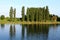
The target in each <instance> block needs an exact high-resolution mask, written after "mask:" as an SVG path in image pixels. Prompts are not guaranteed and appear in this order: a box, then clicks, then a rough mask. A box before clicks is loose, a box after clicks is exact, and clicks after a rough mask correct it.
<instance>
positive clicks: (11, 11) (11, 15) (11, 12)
mask: <svg viewBox="0 0 60 40" xmlns="http://www.w3.org/2000/svg"><path fill="white" fill-rule="evenodd" d="M9 13H10V20H11V21H12V19H13V7H11V8H10V12H9Z"/></svg>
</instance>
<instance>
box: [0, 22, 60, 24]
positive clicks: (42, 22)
mask: <svg viewBox="0 0 60 40" xmlns="http://www.w3.org/2000/svg"><path fill="white" fill-rule="evenodd" d="M0 24H60V22H26V21H24V22H21V21H16V22H9V21H0Z"/></svg>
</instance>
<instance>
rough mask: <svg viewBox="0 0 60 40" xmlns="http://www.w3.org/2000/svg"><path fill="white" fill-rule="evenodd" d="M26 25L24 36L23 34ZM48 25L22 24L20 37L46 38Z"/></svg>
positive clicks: (44, 39)
mask: <svg viewBox="0 0 60 40" xmlns="http://www.w3.org/2000/svg"><path fill="white" fill-rule="evenodd" d="M25 27H26V29H27V30H26V34H27V35H26V36H27V37H26V36H24V34H25ZM48 31H49V25H39V24H38V25H37V24H34V25H33V24H29V25H25V26H22V39H23V40H25V39H27V40H47V38H48Z"/></svg>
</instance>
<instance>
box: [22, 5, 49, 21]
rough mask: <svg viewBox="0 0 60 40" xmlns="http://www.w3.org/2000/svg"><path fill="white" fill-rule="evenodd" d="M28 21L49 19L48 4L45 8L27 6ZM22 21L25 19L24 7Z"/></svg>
mask: <svg viewBox="0 0 60 40" xmlns="http://www.w3.org/2000/svg"><path fill="white" fill-rule="evenodd" d="M26 17H27V21H39V22H42V21H44V22H45V21H49V20H50V17H49V9H48V6H46V7H43V8H41V7H40V8H34V7H33V8H27V11H26ZM22 21H25V8H24V7H22Z"/></svg>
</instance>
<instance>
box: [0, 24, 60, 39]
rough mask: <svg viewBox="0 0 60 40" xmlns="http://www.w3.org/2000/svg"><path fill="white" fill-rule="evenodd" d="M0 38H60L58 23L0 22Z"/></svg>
mask: <svg viewBox="0 0 60 40" xmlns="http://www.w3.org/2000/svg"><path fill="white" fill-rule="evenodd" d="M0 40H60V25H35V24H34V25H33V24H30V25H22V24H15V25H14V24H12V25H11V24H0Z"/></svg>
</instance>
